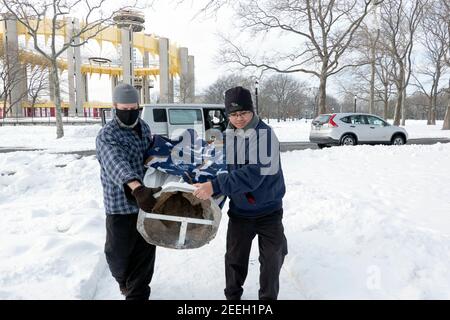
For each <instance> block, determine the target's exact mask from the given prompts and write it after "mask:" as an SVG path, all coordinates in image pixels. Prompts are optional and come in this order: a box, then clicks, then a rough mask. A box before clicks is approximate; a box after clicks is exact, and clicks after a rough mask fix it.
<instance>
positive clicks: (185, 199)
mask: <svg viewBox="0 0 450 320" xmlns="http://www.w3.org/2000/svg"><path fill="white" fill-rule="evenodd" d="M147 174H149V175H155V176H154V177H151V176H150V177H147V176H146V178H144V183H145V184H146V185H147V186H149V187H157V186H158V184H161V183H162V185H161V186H162V188H163V189H162V190H161V192H159V194H157V195H155V196H157V202H156V204H155V206H154V207H153V210H152V213H155V214H161V215H171V216H178V217H188V218H195V219H206V220H211V221H213V224H212V225H199V224H191V223H190V224H188V226H187V232H186V240H185V243H184V245H179V243H178V240H179V235H180V227H181V223H180V222H176V221H164V220H158V219H153V218H148V217H146V212H144V211H142V210H141V211H140V212H139V217H138V222H137V229H138V231H139V232H140V234H141V235H142V236H143V238H144V239H145V240H146V241H147V242H148V243H150V244H154V245H157V246H160V247H165V248H173V249H194V248H199V247H201V246H203V245H205V244H207V243H209V242H210V241H211V240H212V239H214V237H215V236H216V233H217V229H218V227H219V224H220V220H221V217H222V213H221V210H220V208H219V206H218V205H217V203H216V201H214V199H211V200H212V201H211V200H204V201H203V200H200V199H198V198H196V197H195V196H194V195H193V194H192V191H193V190H194V189H195V188H194V187H193V186H192V185H189V184H187V183H185V182H173V176H170V175H167V174H164V173H161V172H159V171H156V172H154V171H150V172H147ZM165 175H166V176H168V177H167V179H164V176H165ZM155 181H156V182H155ZM165 181H169V182H167V183H165ZM217 201H218V200H217ZM219 202H220V201H219Z"/></svg>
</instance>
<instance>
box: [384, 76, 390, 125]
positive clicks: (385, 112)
mask: <svg viewBox="0 0 450 320" xmlns="http://www.w3.org/2000/svg"><path fill="white" fill-rule="evenodd" d="M388 90H389V89H388V85H387V84H385V85H384V93H383V94H384V96H383V103H384V108H383V117H384V119H386V120H387V117H388V112H389V95H388Z"/></svg>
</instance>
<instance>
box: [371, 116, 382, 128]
mask: <svg viewBox="0 0 450 320" xmlns="http://www.w3.org/2000/svg"><path fill="white" fill-rule="evenodd" d="M367 120H368V121H369V124H372V125H375V126H380V127H383V126H384V121H383V120H381V119H380V118H377V117H373V116H367Z"/></svg>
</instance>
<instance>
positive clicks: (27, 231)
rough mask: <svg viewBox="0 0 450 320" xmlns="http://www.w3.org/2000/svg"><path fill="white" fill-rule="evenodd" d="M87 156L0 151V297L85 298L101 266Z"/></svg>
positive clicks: (99, 213)
mask: <svg viewBox="0 0 450 320" xmlns="http://www.w3.org/2000/svg"><path fill="white" fill-rule="evenodd" d="M98 178H99V167H98V165H97V163H96V161H95V160H94V159H93V157H90V158H85V159H81V160H78V159H76V158H75V157H74V156H68V155H66V156H61V155H54V154H46V153H39V152H17V153H8V154H1V155H0V212H1V213H2V223H1V224H0V244H1V245H0V299H90V298H92V297H93V296H94V294H95V287H96V279H97V278H98V275H97V273H98V274H101V272H103V270H104V269H105V267H106V264H105V260H104V257H103V254H102V251H101V244H102V242H103V241H104V237H105V232H104V211H103V209H102V207H103V204H102V193H101V190H100V188H99V185H98V183H97V181H96V180H98Z"/></svg>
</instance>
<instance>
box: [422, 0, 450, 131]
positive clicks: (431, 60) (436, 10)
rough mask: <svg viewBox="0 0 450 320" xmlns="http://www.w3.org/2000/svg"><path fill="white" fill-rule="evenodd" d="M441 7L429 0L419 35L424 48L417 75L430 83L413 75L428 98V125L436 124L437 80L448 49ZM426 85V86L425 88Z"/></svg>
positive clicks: (447, 37) (446, 31) (447, 36)
mask: <svg viewBox="0 0 450 320" xmlns="http://www.w3.org/2000/svg"><path fill="white" fill-rule="evenodd" d="M443 9H444V7H443V2H440V1H434V2H430V3H429V4H428V5H427V6H426V9H425V14H424V17H423V19H422V22H421V24H422V30H423V34H422V37H421V39H420V40H421V41H420V42H421V44H422V45H423V47H424V48H425V49H426V50H425V56H424V58H425V61H424V63H423V66H421V67H419V68H418V72H417V74H418V76H419V75H422V76H423V77H425V78H426V80H425V81H426V82H427V83H430V86H427V84H426V83H425V81H423V80H421V79H420V78H419V77H418V76H414V75H413V77H414V79H415V81H416V83H415V85H416V86H417V87H418V88H419V89H420V90H421V91H422V92H423V93H424V94H425V95H426V96H427V98H428V108H427V109H428V121H427V124H428V125H435V124H436V104H437V103H436V102H437V98H438V94H439V84H440V83H439V81H440V80H441V77H442V74H443V72H444V71H445V68H446V65H445V61H444V58H445V54H446V52H447V51H448V42H449V41H450V36H449V34H448V29H447V26H446V25H445V24H443V23H442V21H441V20H440V19H439V15H440V14H441V12H442V10H443ZM427 87H428V88H427Z"/></svg>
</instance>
